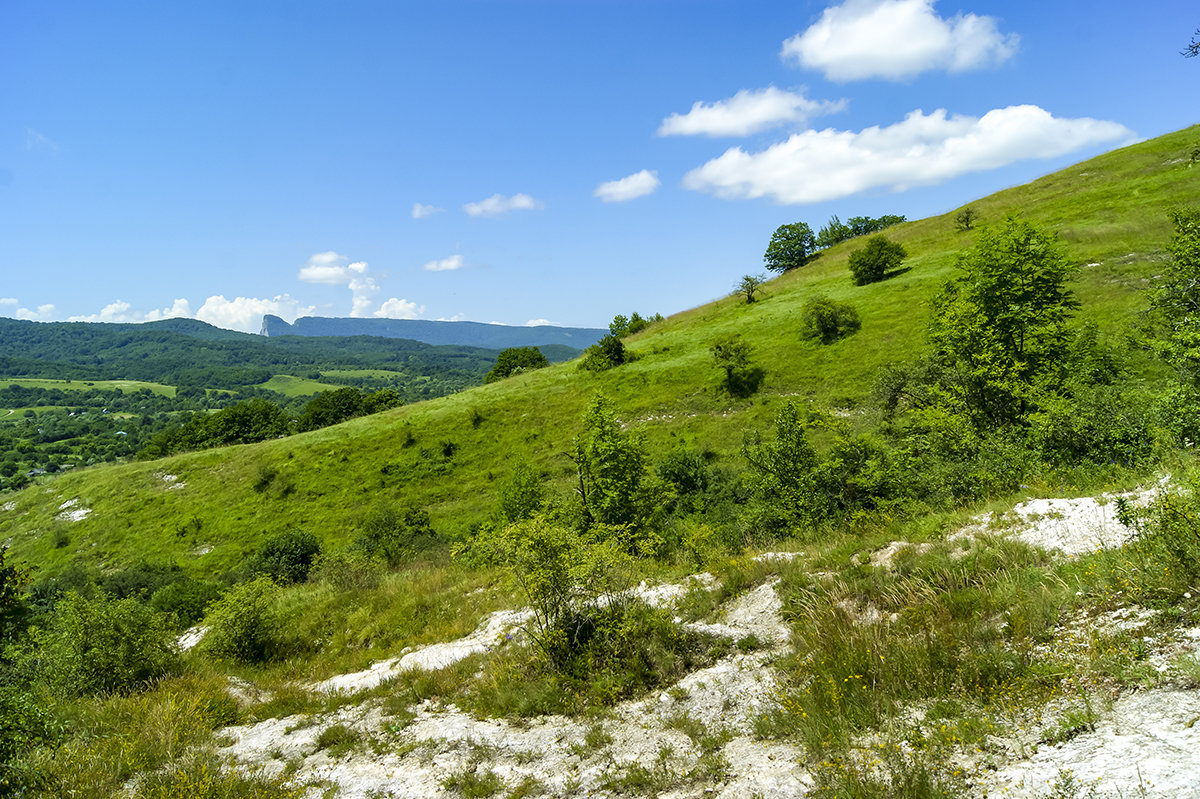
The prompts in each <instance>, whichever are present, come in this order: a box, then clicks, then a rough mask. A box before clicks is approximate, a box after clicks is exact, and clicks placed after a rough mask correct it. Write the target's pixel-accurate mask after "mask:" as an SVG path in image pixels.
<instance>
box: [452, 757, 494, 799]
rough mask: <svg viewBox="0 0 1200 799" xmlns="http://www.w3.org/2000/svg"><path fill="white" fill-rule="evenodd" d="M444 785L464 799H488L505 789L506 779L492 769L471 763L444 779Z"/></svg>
mask: <svg viewBox="0 0 1200 799" xmlns="http://www.w3.org/2000/svg"><path fill="white" fill-rule="evenodd" d="M442 787H443V788H445V789H446V790H447V791H454V792H455V793H457V794H458V795H459V796H461V797H463V799H487V797H489V796H495V795H496V794H498V793H500V791H501V790H503V789H504V780H502V779H500V776H499V775H498V774H496V772H494V771H492V770H491V769H486V768H480V767H479V766H478V765H470V766H467V767H466V768H465V769H463V770H462V771H459V772H455V773H452V774H450V775H449V776H447V777H446V778H445V779H444V780H442Z"/></svg>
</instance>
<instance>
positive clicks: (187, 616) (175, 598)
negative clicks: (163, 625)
mask: <svg viewBox="0 0 1200 799" xmlns="http://www.w3.org/2000/svg"><path fill="white" fill-rule="evenodd" d="M223 591H224V586H222V585H221V584H220V583H218V582H216V581H214V580H191V579H188V580H181V581H180V582H177V583H171V584H169V585H165V586H163V587H162V588H160V589H158V590H157V591H155V592H154V595H153V596H152V597H150V607H152V608H154V609H155V610H157V611H158V612H159V613H166V614H174V615H175V618H176V619H177V620H178V624H179V626H180V627H191V626H192V625H193V624H195V623H196V622H198V621H200V619H202V618H204V611H205V609H206V608H207V607H208V606H209V605H210V604H211V603H213V602H214V601H216V600H217V598H218V597H220V596H221V593H222V592H223Z"/></svg>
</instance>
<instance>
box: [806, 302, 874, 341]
mask: <svg viewBox="0 0 1200 799" xmlns="http://www.w3.org/2000/svg"><path fill="white" fill-rule="evenodd" d="M859 327H861V323H860V322H859V320H858V311H856V310H854V306H852V305H850V304H849V303H845V302H836V301H834V300H831V299H829V298H828V297H826V296H824V295H821V296H817V297H813V298H811V299H809V300H808V301H807V302H805V303H804V308H803V309H801V311H800V337H801V338H804V339H811V340H814V341H819V342H821V343H822V344H832V343H833V342H835V341H837V340H838V339H840V338H845V337H846V336H848V335H850V334H851V333H854V332H855V331H857V330H858V329H859Z"/></svg>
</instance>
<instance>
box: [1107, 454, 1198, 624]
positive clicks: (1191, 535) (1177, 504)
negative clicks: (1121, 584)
mask: <svg viewBox="0 0 1200 799" xmlns="http://www.w3.org/2000/svg"><path fill="white" fill-rule="evenodd" d="M1117 507H1118V518H1120V519H1121V520H1122V521H1123V522H1125V523H1126V524H1127V526H1129V527H1130V528H1131V529H1132V531H1133V543H1134V546H1135V548H1136V550H1137V554H1139V555H1142V556H1144V557H1146V558H1147V559H1148V560H1149V563H1147V564H1146V565H1147V566H1149V568H1143V569H1136V568H1135V569H1126V570H1123V571H1124V572H1125V573H1126V574H1129V575H1131V576H1133V578H1134V579H1135V580H1136V581H1137V582H1138V583H1139V589H1140V590H1141V592H1144V593H1145V594H1147V595H1149V596H1150V597H1153V598H1154V599H1155V600H1157V601H1159V602H1161V601H1164V600H1165V601H1166V602H1167V603H1169V604H1172V605H1174V604H1176V603H1178V602H1179V601H1180V600H1181V599H1182V598H1183V596H1182V595H1183V594H1184V593H1185V592H1188V591H1189V589H1190V588H1194V587H1195V586H1196V584H1197V581H1200V480H1197V479H1196V478H1194V477H1193V478H1192V479H1191V480H1190V481H1189V482H1188V483H1187V484H1186V485H1185V486H1184V487H1183V488H1181V489H1173V490H1163V491H1160V492H1159V494H1158V495H1157V496H1156V497H1155V499H1154V501H1153V502H1152V503H1151V504H1150V506H1149V507H1147V508H1144V509H1138V508H1135V507H1134V506H1133V505H1132V504H1130V503H1128V502H1126V501H1124V500H1120V501H1119V504H1118V506H1117Z"/></svg>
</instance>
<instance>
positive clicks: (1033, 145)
mask: <svg viewBox="0 0 1200 799" xmlns="http://www.w3.org/2000/svg"><path fill="white" fill-rule="evenodd" d="M1132 136H1133V133H1132V131H1130V130H1129V129H1128V128H1126V127H1125V126H1123V125H1119V124H1117V123H1115V122H1105V121H1102V120H1096V119H1088V118H1080V119H1056V118H1055V117H1053V116H1051V115H1050V114H1049V113H1048V112H1046V111H1044V110H1042V109H1041V108H1039V107H1037V106H1035V105H1018V106H1009V107H1008V108H1000V109H996V110H993V111H989V112H988V113H986V114H984V116H983V117H981V118H977V117H972V116H964V115H954V116H948V115H947V113H946V111H945V110H941V109H939V110H937V111H934V112H933V113H931V114H925V113H923V112H921V111H919V110H917V111H913V112H911V113H910V114H908V116H906V117H905V118H904V120H903V121H902V122H898V123H896V124H895V125H891V126H888V127H882V128H881V127H871V128H866V129H864V130H862V131H859V132H857V133H855V132H853V131H836V130H822V131H816V130H809V131H805V132H803V133H797V134H794V135H793V136H791V137H790V138H789V139H787V140H786V141H783V142H780V143H779V144H776V145H774V146H772V147H769V148H767V149H766V150H763V151H762V152H758V153H747V152H746V151H745V150H743V149H742V148H740V147H732V148H730V149H729V150H726V151H725V153H724V154H723V155H721V156H720V157H718V158H714V159H713V160H711V161H709V162H708V163H706V164H704V165H703V166H700V167H698V168H696V169H693V170H692V171H691V172H688V173H687V175H685V176H684V179H683V185H684V186H685V187H687V188H689V189H693V190H695V191H703V192H708V193H711V194H715V195H716V196H718V197H723V198H726V199H748V198H755V197H769V198H771V199H773V200H774V201H776V202H778V203H785V204H799V203H817V202H823V201H826V200H832V199H836V198H839V197H847V196H850V195H852V194H857V193H858V192H862V191H867V190H869V189H889V190H892V191H902V190H904V189H907V188H910V187H912V186H921V185H932V184H936V183H941V182H942V181H945V180H949V179H950V178H954V177H957V176H959V175H963V174H966V173H968V172H979V171H983V170H986V169H995V168H997V167H1001V166H1005V165H1007V164H1011V163H1014V162H1016V161H1021V160H1024V159H1028V158H1053V157H1056V156H1060V155H1065V154H1067V153H1069V152H1072V151H1074V150H1078V149H1080V148H1083V147H1088V146H1092V145H1096V144H1100V143H1103V142H1111V141H1114V140H1119V139H1131V138H1132Z"/></svg>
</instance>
